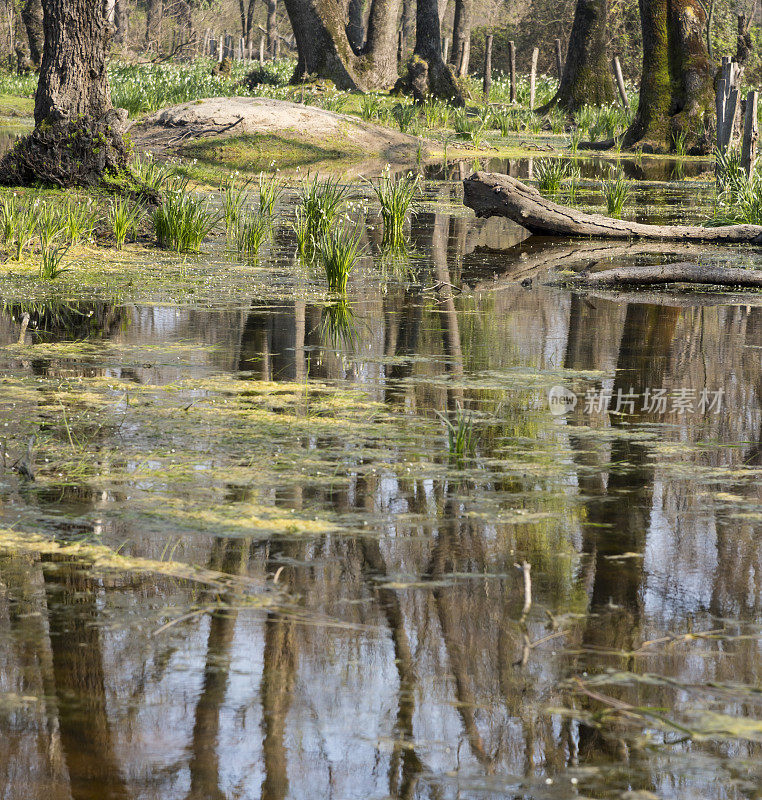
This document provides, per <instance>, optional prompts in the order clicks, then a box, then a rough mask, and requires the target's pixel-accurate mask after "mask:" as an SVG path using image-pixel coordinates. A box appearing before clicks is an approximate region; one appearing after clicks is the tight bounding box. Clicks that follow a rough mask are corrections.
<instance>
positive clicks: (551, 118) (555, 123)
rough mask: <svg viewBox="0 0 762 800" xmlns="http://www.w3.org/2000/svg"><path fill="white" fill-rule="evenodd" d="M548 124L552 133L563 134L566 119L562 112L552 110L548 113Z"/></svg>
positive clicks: (556, 109)
mask: <svg viewBox="0 0 762 800" xmlns="http://www.w3.org/2000/svg"><path fill="white" fill-rule="evenodd" d="M548 122H549V123H550V130H551V132H552V133H563V132H564V131H565V130H566V125H567V123H568V119H567V117H566V114H564V112H563V111H561V110H560V109H558V108H552V109H551V110H550V112H549V113H548Z"/></svg>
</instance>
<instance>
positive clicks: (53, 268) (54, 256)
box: [39, 231, 69, 281]
mask: <svg viewBox="0 0 762 800" xmlns="http://www.w3.org/2000/svg"><path fill="white" fill-rule="evenodd" d="M62 232H63V231H60V232H59V233H62ZM54 238H57V237H54ZM68 249H69V245H68V244H63V243H61V244H56V243H55V242H54V240H52V239H51V240H50V241H49V242H48V243H47V245H45V246H44V247H43V248H42V252H41V256H40V271H39V274H40V279H41V280H44V281H52V280H55V279H56V278H57V277H58V276H59V275H61V273H63V272H66V270H65V268H64V267H62V266H61V261H62V260H63V257H64V256H65V255H66V253H67V251H68Z"/></svg>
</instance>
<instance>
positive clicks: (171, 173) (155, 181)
mask: <svg viewBox="0 0 762 800" xmlns="http://www.w3.org/2000/svg"><path fill="white" fill-rule="evenodd" d="M130 169H131V170H132V174H133V175H134V176H135V177H136V178H137V179H138V180H139V181H140V182H141V183H142V184H143V185H145V186H147V187H148V188H149V189H153V190H154V191H156V192H162V191H164V189H166V188H167V187H169V186H170V185H171V184H172V182H173V181H174V180H175V178H176V174H175V169H174V167H173V166H172V165H171V164H160V163H159V162H158V161H156V160H155V159H154V157H153V156H151V155H144V156H136V157H135V158H134V159H133V161H132V163H131V164H130Z"/></svg>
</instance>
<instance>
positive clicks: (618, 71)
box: [611, 56, 630, 113]
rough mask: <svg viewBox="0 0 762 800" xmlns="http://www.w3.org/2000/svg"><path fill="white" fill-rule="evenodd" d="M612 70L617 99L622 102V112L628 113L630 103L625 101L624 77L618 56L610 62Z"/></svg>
mask: <svg viewBox="0 0 762 800" xmlns="http://www.w3.org/2000/svg"><path fill="white" fill-rule="evenodd" d="M611 65H612V67H613V68H614V77H615V78H616V86H617V89H619V99H620V100H621V101H622V106H623V107H624V110H625V111H627V112H628V113H629V111H630V101H629V100H628V99H627V90H626V89H625V88H624V75H622V65H621V64H620V63H619V56H614V58H613V59H612V61H611Z"/></svg>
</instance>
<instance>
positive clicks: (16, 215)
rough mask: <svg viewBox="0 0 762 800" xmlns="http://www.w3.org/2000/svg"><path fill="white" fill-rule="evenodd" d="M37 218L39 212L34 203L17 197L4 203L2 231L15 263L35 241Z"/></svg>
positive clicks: (0, 225)
mask: <svg viewBox="0 0 762 800" xmlns="http://www.w3.org/2000/svg"><path fill="white" fill-rule="evenodd" d="M37 218H38V210H37V208H36V207H35V206H34V205H33V204H32V203H23V202H21V200H19V198H17V197H16V196H15V195H14V196H13V197H11V198H5V200H4V201H3V205H2V223H0V229H2V233H3V238H4V240H5V241H6V242H7V244H8V245H10V250H11V254H12V256H13V259H14V260H15V261H19V260H20V259H21V256H22V254H23V252H24V250H25V249H26V248H27V247H28V246H29V244H30V243H31V242H32V240H33V239H34V235H35V232H36V231H37Z"/></svg>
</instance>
